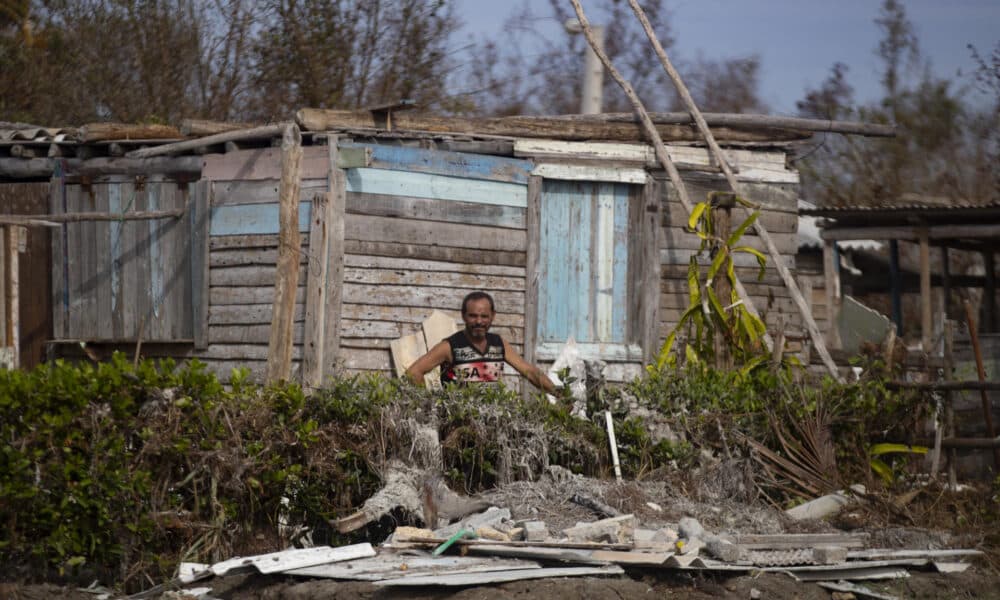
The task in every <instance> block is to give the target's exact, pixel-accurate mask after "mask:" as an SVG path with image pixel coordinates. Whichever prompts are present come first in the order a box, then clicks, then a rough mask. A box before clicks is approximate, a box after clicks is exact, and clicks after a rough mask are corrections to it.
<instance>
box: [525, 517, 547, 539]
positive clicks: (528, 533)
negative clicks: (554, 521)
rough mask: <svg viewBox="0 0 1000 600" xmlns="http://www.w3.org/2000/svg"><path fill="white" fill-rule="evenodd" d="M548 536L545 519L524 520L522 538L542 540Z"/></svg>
mask: <svg viewBox="0 0 1000 600" xmlns="http://www.w3.org/2000/svg"><path fill="white" fill-rule="evenodd" d="M548 537H549V528H548V527H546V525H545V521H526V522H525V523H524V539H525V541H528V542H544V541H545V540H546V538H548Z"/></svg>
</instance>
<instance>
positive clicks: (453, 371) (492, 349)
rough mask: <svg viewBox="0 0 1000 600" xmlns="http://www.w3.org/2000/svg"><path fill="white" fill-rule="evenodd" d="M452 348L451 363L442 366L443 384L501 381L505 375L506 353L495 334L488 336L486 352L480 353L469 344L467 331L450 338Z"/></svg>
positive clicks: (449, 343)
mask: <svg viewBox="0 0 1000 600" xmlns="http://www.w3.org/2000/svg"><path fill="white" fill-rule="evenodd" d="M448 345H449V346H451V358H452V361H451V362H450V363H445V364H443V365H441V384H442V385H447V384H449V383H466V382H470V381H475V382H479V383H487V382H496V381H500V375H501V374H502V373H503V363H504V352H503V340H502V339H500V336H499V335H496V334H494V333H487V334H486V352H479V350H477V349H476V347H475V346H473V345H472V343H471V342H469V338H468V337H466V335H465V331H464V330H463V331H459V332H458V333H455V334H453V335H451V336H449V337H448Z"/></svg>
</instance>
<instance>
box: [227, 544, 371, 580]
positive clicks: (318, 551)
mask: <svg viewBox="0 0 1000 600" xmlns="http://www.w3.org/2000/svg"><path fill="white" fill-rule="evenodd" d="M370 556H375V550H374V549H373V548H372V545H371V544H369V543H367V542H365V543H363V544H353V545H351V546H341V547H339V548H331V547H330V546H317V547H315V548H301V549H296V550H285V551H283V552H271V553H270V554H258V555H256V556H245V557H237V558H231V559H229V560H225V561H222V562H218V563H215V564H214V565H212V567H211V571H212V573H214V574H215V575H218V576H222V575H226V574H228V573H230V572H231V571H235V570H246V569H256V570H257V571H259V572H260V573H263V574H265V575H266V574H268V573H279V572H281V571H287V570H290V569H298V568H302V567H311V566H313V565H322V564H326V563H332V562H339V561H343V560H351V559H354V558H367V557H370Z"/></svg>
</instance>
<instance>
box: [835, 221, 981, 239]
mask: <svg viewBox="0 0 1000 600" xmlns="http://www.w3.org/2000/svg"><path fill="white" fill-rule="evenodd" d="M924 232H925V233H926V235H927V237H928V239H932V240H944V239H953V238H977V239H978V238H985V239H992V238H996V237H1000V225H994V224H989V225H933V224H928V225H926V226H919V227H830V228H824V229H822V230H820V232H819V236H820V237H821V238H823V239H824V240H911V241H912V240H919V239H920V236H921V235H923V234H924Z"/></svg>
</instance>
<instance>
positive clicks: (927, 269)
mask: <svg viewBox="0 0 1000 600" xmlns="http://www.w3.org/2000/svg"><path fill="white" fill-rule="evenodd" d="M931 316H932V312H931V246H930V242H929V238H928V235H927V231H926V230H924V231H922V232H921V234H920V341H921V343H922V344H923V350H924V352H927V353H928V354H929V353H930V351H931V334H932V331H931V327H932V326H933V325H932V318H931Z"/></svg>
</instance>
